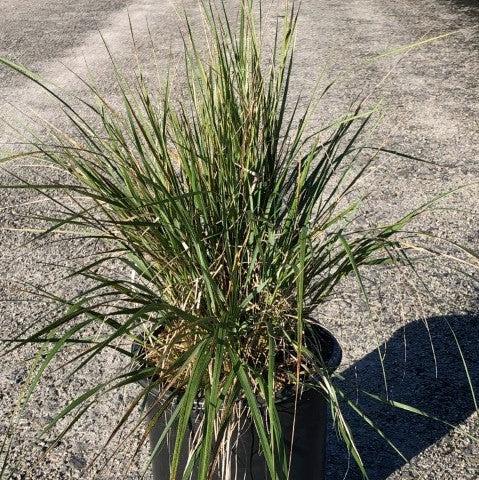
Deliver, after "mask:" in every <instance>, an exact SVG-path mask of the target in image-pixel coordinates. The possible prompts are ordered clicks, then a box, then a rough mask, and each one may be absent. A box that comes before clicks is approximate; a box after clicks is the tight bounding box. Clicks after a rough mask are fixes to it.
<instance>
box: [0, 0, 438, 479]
mask: <svg viewBox="0 0 479 480" xmlns="http://www.w3.org/2000/svg"><path fill="white" fill-rule="evenodd" d="M222 5H223V4H222V3H221V2H219V3H216V2H205V3H204V4H203V13H204V19H205V25H206V31H207V35H206V40H205V41H204V42H199V41H198V38H197V37H196V36H195V34H194V33H193V30H192V29H191V28H190V27H189V25H188V28H187V35H186V36H185V38H184V42H185V57H184V58H185V71H186V75H187V82H186V91H185V93H184V95H183V96H182V97H181V98H180V99H178V98H176V97H174V96H173V95H172V94H171V90H172V88H171V87H172V85H171V77H167V78H165V82H164V84H163V86H162V88H161V89H158V88H157V87H156V86H154V85H152V82H151V81H150V80H148V79H147V78H146V77H145V76H144V75H143V74H142V72H141V71H137V72H136V75H135V76H134V78H133V80H132V79H129V80H128V79H127V76H126V75H124V73H123V72H122V71H121V69H119V68H117V67H116V65H115V62H114V59H113V58H112V62H113V65H114V66H115V73H116V75H117V85H118V88H119V90H120V92H121V97H122V107H121V108H115V107H113V106H112V104H111V103H110V101H109V100H108V98H105V96H104V95H103V94H102V93H101V92H100V90H99V88H98V87H97V86H96V85H95V84H94V83H92V82H87V83H86V85H87V87H88V89H89V92H90V94H91V97H90V99H82V100H81V102H80V104H81V107H82V109H83V110H84V109H86V110H87V111H88V113H87V114H83V113H81V109H80V108H78V107H77V106H75V105H74V104H73V103H72V102H70V101H68V100H66V99H65V98H64V97H63V96H62V95H61V94H59V93H58V92H57V91H56V90H55V89H53V88H51V87H50V86H49V85H48V84H47V83H46V82H44V81H42V80H41V79H39V78H38V77H37V76H36V75H34V74H33V73H31V72H30V71H28V70H27V69H25V68H24V67H21V66H18V65H16V64H14V63H12V62H10V61H8V60H7V59H5V58H3V59H0V63H2V64H3V65H4V66H7V67H9V68H13V69H15V70H17V71H18V72H19V73H20V74H22V75H24V76H26V77H28V78H29V79H31V80H32V81H34V82H36V83H38V84H40V85H41V86H42V87H43V88H44V89H46V90H48V91H49V92H50V93H51V94H52V95H53V96H54V97H55V98H56V99H57V100H58V102H59V104H60V107H62V109H63V111H64V112H65V114H66V115H67V116H68V118H69V120H70V125H71V130H70V131H68V132H64V131H60V130H58V129H57V128H55V127H52V126H49V133H48V135H47V136H46V137H42V138H36V139H34V140H33V141H32V142H31V145H30V148H28V152H27V153H26V154H25V155H28V156H29V157H30V158H38V159H41V161H42V162H44V163H46V164H49V165H52V166H54V167H55V168H58V169H60V170H61V171H62V172H63V173H64V175H65V178H68V180H67V181H65V182H61V183H59V182H54V181H52V182H51V183H47V184H38V185H34V184H31V183H28V182H23V183H21V184H20V185H16V186H15V188H27V189H31V190H34V191H36V192H39V193H40V194H41V195H44V196H45V197H46V198H48V199H49V200H50V201H51V202H54V203H55V204H56V205H57V206H58V214H57V215H56V214H48V215H45V216H43V217H42V218H41V220H42V221H47V222H49V224H50V226H49V227H47V228H46V229H45V231H44V232H43V233H42V234H41V235H40V236H41V237H42V238H43V237H45V236H46V235H49V234H53V233H60V234H66V235H75V236H77V237H78V236H80V237H81V238H85V239H97V240H99V241H100V242H101V245H102V248H101V251H99V252H96V253H95V255H94V256H92V259H91V261H89V262H87V263H86V264H82V265H81V266H79V267H78V268H77V269H76V270H75V271H74V272H73V273H71V276H75V277H80V278H82V279H84V280H83V281H84V284H85V285H86V287H85V289H84V290H83V291H82V292H81V293H80V294H78V295H75V296H73V297H72V298H62V299H61V298H53V296H51V295H50V294H48V292H47V291H46V290H41V291H39V294H40V295H44V296H46V297H48V298H49V299H54V300H55V301H56V302H58V309H57V310H56V316H54V317H50V318H49V319H48V321H47V322H46V323H44V324H42V325H41V326H40V327H36V326H33V330H32V329H31V330H29V331H27V332H23V333H22V334H20V335H19V337H18V338H16V343H13V344H10V346H9V347H8V350H7V351H11V349H12V348H20V347H22V346H24V345H26V344H38V345H39V351H40V356H39V357H38V358H39V360H38V362H37V364H36V365H35V370H34V374H33V376H32V380H31V382H30V385H29V388H28V391H27V394H26V399H28V397H29V396H30V395H31V393H32V391H33V390H34V389H35V387H36V386H37V385H38V383H39V382H40V380H41V378H42V376H43V374H44V373H45V371H46V370H47V368H48V367H49V365H50V363H51V362H53V361H54V360H55V359H56V358H57V357H58V356H59V354H60V353H62V354H63V352H64V351H65V350H66V351H68V349H70V348H71V347H73V348H72V352H73V353H71V354H70V355H71V356H70V360H69V363H70V364H71V365H74V372H78V371H79V370H81V369H83V368H84V367H86V366H87V365H88V364H90V363H91V362H95V361H98V359H99V358H101V355H102V353H103V352H104V351H106V350H110V349H114V350H115V351H116V352H117V354H118V355H121V356H126V357H127V358H128V360H129V365H130V368H129V369H128V371H122V372H121V373H118V372H114V375H112V376H111V378H108V379H107V380H106V381H105V380H104V379H102V380H101V382H100V381H98V383H96V384H94V385H93V386H92V387H91V388H89V389H88V390H86V391H82V392H81V393H80V394H79V395H78V396H77V397H76V398H74V399H72V401H71V402H70V403H69V404H68V405H66V406H65V407H64V408H63V409H62V410H61V411H60V412H58V413H56V414H55V416H54V418H53V419H52V420H51V422H50V423H49V425H48V427H47V430H49V429H52V428H53V427H54V426H55V425H57V424H59V423H61V425H62V429H61V432H60V433H59V434H58V438H56V439H54V441H55V440H58V439H59V438H61V437H63V435H65V434H66V433H67V432H68V431H69V430H70V429H71V428H72V427H73V425H74V424H75V423H76V422H77V421H78V420H79V419H80V418H81V416H82V415H83V414H84V413H85V412H86V411H87V410H89V409H91V408H94V406H95V405H96V402H97V400H98V399H99V398H100V397H101V396H102V395H104V394H105V393H107V392H111V391H112V390H116V389H122V388H124V387H125V386H127V385H131V386H132V389H133V390H134V391H135V392H136V393H135V395H134V398H133V399H132V400H131V402H130V403H129V404H128V406H127V408H126V409H125V412H124V415H123V416H122V418H121V420H120V421H119V424H118V425H117V426H116V428H115V430H114V431H113V432H112V433H111V436H110V437H109V439H108V442H110V441H111V439H112V438H113V437H114V436H115V435H116V434H117V433H118V431H119V430H120V429H121V427H122V426H123V424H126V422H127V421H128V419H129V417H130V416H131V414H132V412H133V411H134V410H135V409H137V408H140V407H141V406H142V404H144V401H145V399H146V397H147V396H148V395H149V394H150V392H153V391H154V392H158V394H157V400H156V408H157V409H158V411H160V412H163V411H166V410H167V409H171V411H172V414H171V419H172V420H171V422H169V424H168V425H167V427H166V430H165V436H164V438H163V439H162V440H161V441H165V439H166V437H167V430H168V429H172V428H175V429H176V432H177V433H176V441H175V444H174V445H173V448H172V455H171V464H170V468H171V479H182V478H184V479H186V478H189V475H190V473H191V471H192V469H193V467H194V468H195V469H196V471H197V472H198V477H197V478H198V479H200V480H206V479H208V478H209V477H210V476H211V475H212V474H213V470H214V469H215V468H218V465H222V464H223V463H224V461H223V460H222V459H221V456H222V455H224V452H227V451H228V449H229V446H228V441H231V438H232V435H231V431H232V430H234V429H235V428H236V426H237V425H238V422H239V421H240V417H241V415H243V413H244V411H246V412H247V416H248V418H250V419H251V421H252V422H253V425H254V428H255V429H256V432H257V435H258V439H259V442H260V447H261V451H262V453H263V455H264V457H265V461H266V463H267V467H268V470H269V474H270V476H271V478H274V479H281V480H282V479H286V478H288V462H289V452H288V451H287V448H286V447H285V439H284V438H283V435H282V431H281V427H280V425H279V421H278V411H277V404H276V399H277V397H278V395H281V392H284V391H285V390H287V389H289V390H290V391H292V392H293V394H294V395H295V397H296V399H299V398H300V397H301V394H302V392H303V390H304V389H306V388H316V389H319V390H321V391H322V392H323V393H324V395H325V397H326V398H327V400H328V403H329V406H330V411H331V416H332V418H333V421H334V423H335V426H336V428H337V430H338V432H339V435H340V436H341V437H342V439H343V440H344V442H345V445H346V446H347V448H348V450H349V451H350V453H351V455H352V457H353V458H354V460H355V461H356V463H357V464H358V466H359V469H360V470H361V472H362V473H363V475H364V476H366V475H367V472H366V471H365V468H364V466H363V463H362V460H361V456H360V452H358V451H357V448H356V446H355V442H354V436H353V433H352V432H351V431H350V429H349V427H348V425H347V422H346V420H345V418H344V416H343V413H342V406H341V405H342V403H341V401H342V400H344V398H343V397H344V393H343V392H342V391H341V390H340V389H339V388H338V387H337V385H336V384H335V383H334V382H333V380H332V372H331V371H329V370H328V368H326V363H327V362H326V360H327V359H325V358H323V355H322V350H321V348H317V349H313V348H310V345H309V344H308V342H307V341H306V339H307V338H308V336H311V325H313V324H314V323H315V321H314V320H313V318H314V315H315V311H317V309H318V307H320V306H321V305H322V304H323V303H324V302H327V301H328V299H329V298H330V296H331V295H332V294H333V293H334V292H335V291H336V290H337V288H338V286H339V285H340V284H341V282H342V280H343V279H345V278H346V277H353V278H354V279H355V281H356V282H357V284H358V286H359V290H360V292H361V294H362V295H363V297H364V299H366V301H367V293H366V289H365V287H364V282H363V280H362V275H363V271H364V270H365V269H367V268H372V267H375V266H378V265H391V264H400V265H409V258H408V250H409V249H410V245H411V239H410V238H409V239H408V241H407V242H403V239H404V237H405V236H410V235H409V234H406V233H404V232H405V229H406V226H407V225H408V224H409V223H410V222H411V221H413V220H414V219H415V218H416V217H417V216H418V215H420V214H422V213H423V212H424V211H426V210H427V209H428V207H429V206H430V204H426V205H422V206H419V207H418V208H417V209H416V210H414V211H412V212H410V213H408V214H406V215H404V216H401V217H400V218H398V219H397V220H396V221H394V222H391V223H388V224H386V225H376V226H368V227H365V226H361V225H359V226H358V224H357V223H355V218H356V215H357V213H358V211H359V209H360V207H361V204H360V201H359V197H358V195H357V193H356V192H355V188H356V185H357V182H358V181H359V180H360V179H361V178H362V177H363V176H364V174H365V172H367V171H368V169H369V167H370V166H371V165H372V163H373V162H374V161H375V159H376V158H377V156H378V154H379V153H380V152H381V150H382V149H381V148H377V149H372V150H371V149H366V148H364V147H363V146H362V144H361V141H362V138H363V135H364V133H365V132H366V131H367V130H368V128H369V125H370V123H371V119H372V118H373V117H374V114H375V110H374V108H373V109H367V108H366V107H365V106H363V104H362V102H357V103H356V104H355V105H353V107H352V109H351V110H350V111H349V112H347V113H345V114H344V115H343V116H342V117H341V118H339V119H337V121H335V122H332V123H331V124H329V125H327V126H324V127H321V128H319V129H315V128H314V125H311V123H310V114H311V110H312V108H313V104H314V103H315V102H316V101H317V100H320V99H321V97H322V95H323V94H324V93H326V91H327V90H328V88H329V86H328V87H326V88H325V89H324V90H323V91H322V92H316V93H315V94H314V96H313V97H312V99H311V101H310V102H309V103H308V104H307V105H306V107H304V104H303V103H302V99H296V98H290V80H291V77H292V71H293V68H294V67H293V66H294V55H293V53H294V39H295V27H296V22H297V13H298V11H297V9H296V8H295V7H292V8H291V9H290V10H289V11H288V12H287V14H286V15H285V16H284V18H279V20H278V25H277V29H276V35H275V38H274V42H273V45H272V48H271V50H268V51H266V49H265V48H263V46H262V38H261V35H260V34H259V33H258V29H259V27H258V23H260V22H261V20H260V19H258V17H255V14H254V8H253V5H252V2H251V1H250V0H244V1H243V2H242V3H241V6H240V8H239V13H238V17H237V18H235V19H234V21H233V19H232V18H230V17H229V16H228V15H227V13H226V11H225V10H224V9H223V6H222ZM83 110H82V111H83ZM8 161H11V160H10V159H9V158H6V159H5V161H4V162H7V163H4V165H8ZM18 180H19V181H20V180H21V179H19V178H18ZM125 271H126V272H128V274H126V275H125V273H124V272H125ZM132 344H134V345H136V346H137V348H136V349H134V350H133V351H132V350H131V345H132ZM12 345H13V346H12ZM112 373H113V372H112ZM312 378H314V379H315V381H314V382H312V381H311V379H312ZM198 399H201V401H202V402H203V403H202V404H203V413H202V418H201V420H200V426H199V430H198V432H199V433H198V435H197V437H196V439H195V440H194V441H193V442H192V444H191V451H190V456H189V461H188V466H187V468H186V469H185V470H184V471H180V470H179V464H180V453H181V445H182V442H183V439H184V438H185V437H186V436H187V435H188V422H189V420H190V418H191V416H192V411H193V409H194V407H195V402H197V401H198ZM240 406H241V408H240ZM355 408H356V409H357V411H358V413H359V414H360V415H363V413H362V412H360V410H359V407H358V406H355ZM141 416H142V420H144V421H142V422H139V423H138V424H135V427H134V428H135V429H137V428H140V424H143V425H146V430H147V431H148V430H150V429H151V428H153V425H154V419H153V420H152V419H151V418H149V417H148V415H147V412H146V411H145V410H143V413H142V414H141ZM364 418H365V420H366V421H367V422H369V423H370V424H372V425H374V422H373V420H370V419H368V418H366V417H364ZM378 431H379V430H378ZM144 438H145V437H143V440H144ZM160 443H161V442H160ZM160 446H161V445H160V444H159V445H157V446H156V448H160ZM394 448H395V447H394ZM225 478H226V476H225Z"/></svg>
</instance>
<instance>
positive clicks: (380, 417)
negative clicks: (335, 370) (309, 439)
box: [326, 314, 479, 480]
mask: <svg viewBox="0 0 479 480" xmlns="http://www.w3.org/2000/svg"><path fill="white" fill-rule="evenodd" d="M426 324H427V326H428V327H427V328H426ZM451 328H452V330H453V331H454V334H455V335H456V338H457V342H458V343H459V345H460V350H459V348H458V346H457V343H456V340H455V338H454V334H453V333H452V332H451ZM428 330H429V331H428ZM478 338H479V316H478V315H477V314H471V315H460V316H444V317H434V318H429V319H428V320H427V322H425V321H421V320H418V321H414V322H412V323H410V324H408V325H407V326H406V327H404V328H401V329H399V330H397V331H396V332H395V334H394V335H393V336H392V337H391V338H390V339H389V340H388V341H387V342H386V343H385V344H383V345H382V347H381V351H382V352H383V353H384V355H385V357H384V362H383V363H384V369H385V374H386V378H387V385H388V393H389V398H390V399H391V400H395V401H397V402H402V403H404V404H407V405H410V406H414V407H416V408H418V409H421V410H423V411H425V412H427V413H428V414H429V415H433V416H435V417H437V418H440V419H441V420H444V421H446V422H448V423H449V424H451V425H454V426H456V425H459V424H461V423H463V422H464V421H465V420H466V419H467V418H468V417H469V416H470V415H471V414H472V413H474V411H475V406H474V399H473V395H472V393H471V388H470V384H469V381H468V378H467V374H466V370H465V368H464V364H463V361H462V359H461V352H462V355H463V356H464V360H465V362H466V365H467V367H468V372H469V375H470V378H471V383H472V385H473V387H474V388H476V392H477V393H478V394H479V391H477V387H478V386H479V348H478ZM431 344H432V345H433V346H434V354H433V349H432V347H431ZM434 358H436V361H435V360H434ZM436 369H437V376H436ZM342 375H343V377H344V379H345V381H344V382H343V381H341V380H338V382H337V385H338V387H340V388H342V389H343V390H345V391H347V392H348V393H349V395H350V396H351V398H353V399H356V398H357V388H360V389H363V390H367V391H368V392H371V393H374V394H377V395H381V396H383V397H384V395H385V387H384V380H383V378H384V377H383V370H382V367H381V361H380V358H379V353H378V351H377V350H376V351H373V352H371V353H369V354H367V355H366V356H365V357H363V358H362V359H361V360H360V361H358V362H356V363H355V364H354V365H352V366H351V367H349V368H348V369H347V370H346V371H345V372H343V373H342ZM477 397H478V401H479V395H478V396H477ZM359 405H360V407H361V409H363V411H364V412H365V413H366V414H367V415H368V416H369V417H370V418H371V419H372V420H373V421H374V423H375V424H376V425H377V426H378V427H379V428H380V429H381V430H382V431H383V432H384V434H385V435H386V436H387V437H388V438H389V439H390V440H391V441H392V442H393V443H394V444H395V445H396V447H397V448H398V449H399V450H400V451H401V452H402V453H403V455H404V456H405V457H406V458H407V460H411V459H412V458H413V457H415V456H416V455H418V454H419V453H421V452H422V451H423V450H425V449H426V448H427V447H429V446H431V445H432V444H434V443H436V442H437V441H438V440H440V439H441V438H442V437H443V436H445V435H446V434H447V433H448V432H450V431H451V430H452V427H449V426H447V425H445V424H443V423H440V422H438V421H436V420H433V419H430V418H425V417H422V416H419V415H417V414H413V413H410V412H406V411H404V410H401V409H398V408H394V407H392V406H389V405H386V404H384V403H381V402H377V401H375V400H372V399H370V398H368V397H366V396H365V395H359ZM344 413H345V417H346V418H347V420H348V422H349V425H350V427H351V430H352V431H353V434H354V436H355V441H356V444H357V446H358V449H359V452H360V454H361V456H362V458H363V461H364V464H365V466H366V468H367V471H368V474H369V476H370V479H371V480H385V479H386V478H387V477H388V476H389V475H391V474H392V473H394V472H395V471H396V470H398V469H399V468H400V467H401V466H403V465H404V464H405V463H406V462H405V461H404V460H403V459H401V458H400V457H399V456H398V455H397V453H395V452H394V451H393V450H392V448H390V447H389V446H388V445H387V444H386V443H385V441H384V440H383V439H382V438H380V437H379V435H378V434H377V433H376V432H375V431H374V430H372V429H371V428H370V427H369V426H368V425H366V424H365V422H364V420H362V419H361V418H359V417H358V416H357V415H356V414H355V413H354V412H353V411H352V410H351V409H350V408H349V407H347V406H345V408H344ZM328 435H329V436H328V454H327V455H328V461H327V475H326V478H327V479H328V480H338V479H343V478H344V479H346V480H356V479H359V478H361V475H360V473H359V470H358V468H357V467H356V465H355V464H354V461H353V460H352V459H348V454H347V452H346V450H345V447H344V446H343V444H342V442H341V440H339V439H338V436H337V434H336V432H335V431H334V429H333V428H332V427H331V428H330V431H329V434H328ZM348 465H349V469H348Z"/></svg>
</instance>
